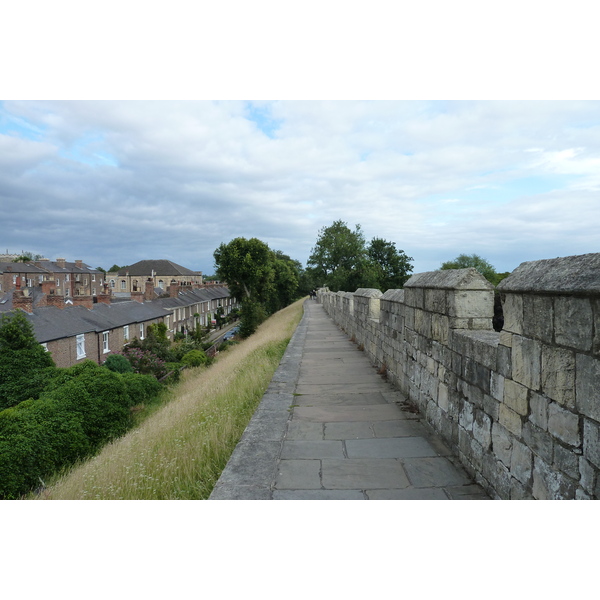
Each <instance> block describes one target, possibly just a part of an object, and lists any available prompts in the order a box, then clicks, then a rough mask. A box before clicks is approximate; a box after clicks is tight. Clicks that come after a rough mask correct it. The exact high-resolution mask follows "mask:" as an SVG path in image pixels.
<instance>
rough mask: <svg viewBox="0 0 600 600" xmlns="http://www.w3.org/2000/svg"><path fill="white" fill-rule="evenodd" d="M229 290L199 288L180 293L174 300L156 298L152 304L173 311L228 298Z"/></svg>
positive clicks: (217, 287) (221, 287) (216, 287)
mask: <svg viewBox="0 0 600 600" xmlns="http://www.w3.org/2000/svg"><path fill="white" fill-rule="evenodd" d="M229 296H230V293H229V289H228V288H226V287H224V286H215V287H214V288H213V287H210V288H199V289H191V290H184V291H180V292H179V294H178V296H177V297H175V298H169V297H167V298H165V297H163V298H158V299H157V300H153V302H155V303H158V304H160V305H161V306H163V307H164V308H165V309H170V310H173V309H175V308H182V307H184V306H189V305H190V304H195V303H200V302H208V301H209V300H213V299H216V298H229Z"/></svg>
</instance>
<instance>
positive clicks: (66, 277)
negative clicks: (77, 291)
mask: <svg viewBox="0 0 600 600" xmlns="http://www.w3.org/2000/svg"><path fill="white" fill-rule="evenodd" d="M69 277H70V275H69V273H67V274H66V275H65V282H66V281H69Z"/></svg>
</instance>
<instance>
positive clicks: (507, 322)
mask: <svg viewBox="0 0 600 600" xmlns="http://www.w3.org/2000/svg"><path fill="white" fill-rule="evenodd" d="M500 283H502V282H500ZM502 309H503V312H504V330H505V331H507V332H508V333H517V334H519V335H523V297H522V296H518V295H516V294H506V296H505V297H504V301H503V302H502Z"/></svg>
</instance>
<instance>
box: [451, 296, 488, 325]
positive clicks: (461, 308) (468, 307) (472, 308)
mask: <svg viewBox="0 0 600 600" xmlns="http://www.w3.org/2000/svg"><path fill="white" fill-rule="evenodd" d="M448 314H449V316H451V317H458V318H466V319H473V318H488V319H491V318H492V317H493V316H494V291H493V290H456V291H450V292H448Z"/></svg>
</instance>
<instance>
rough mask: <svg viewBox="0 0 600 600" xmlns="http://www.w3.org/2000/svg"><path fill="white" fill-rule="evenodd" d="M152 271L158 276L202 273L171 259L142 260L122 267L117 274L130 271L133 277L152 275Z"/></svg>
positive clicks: (196, 274) (124, 273)
mask: <svg viewBox="0 0 600 600" xmlns="http://www.w3.org/2000/svg"><path fill="white" fill-rule="evenodd" d="M152 271H154V275H155V276H156V277H173V276H178V277H182V276H185V275H193V276H194V277H198V276H199V275H200V273H198V272H196V271H192V270H191V269H186V268H185V267H182V266H181V265H178V264H177V263H174V262H171V261H170V260H140V261H139V262H136V263H135V264H133V265H130V266H129V267H125V268H123V269H120V270H119V271H117V275H120V276H123V275H126V274H128V273H129V275H131V276H133V277H144V276H146V277H150V276H151V275H152Z"/></svg>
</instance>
